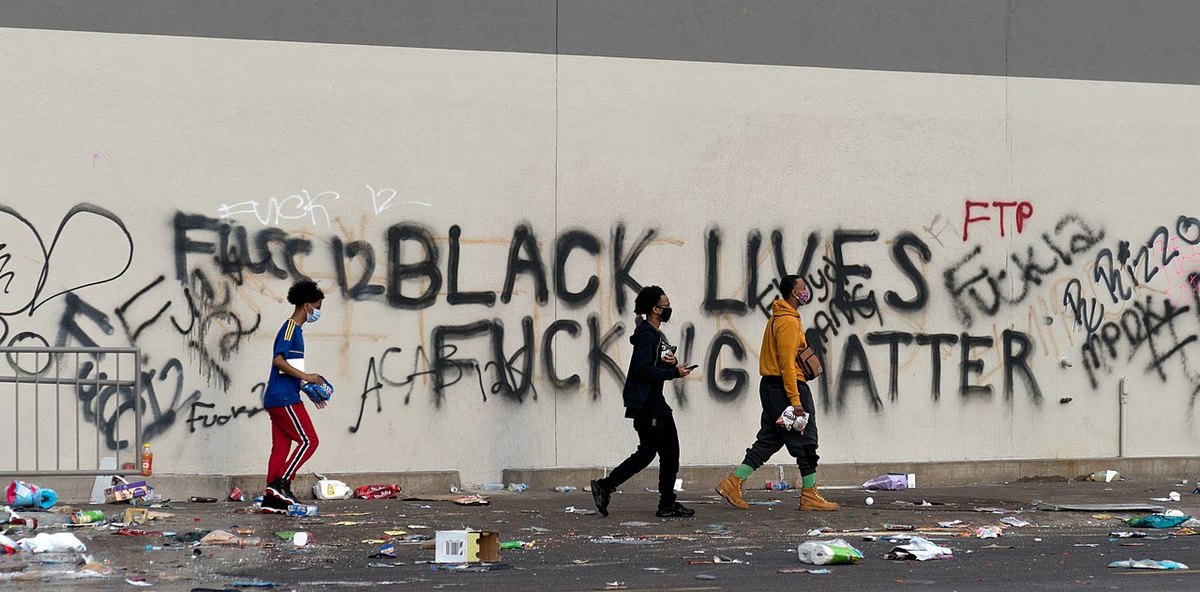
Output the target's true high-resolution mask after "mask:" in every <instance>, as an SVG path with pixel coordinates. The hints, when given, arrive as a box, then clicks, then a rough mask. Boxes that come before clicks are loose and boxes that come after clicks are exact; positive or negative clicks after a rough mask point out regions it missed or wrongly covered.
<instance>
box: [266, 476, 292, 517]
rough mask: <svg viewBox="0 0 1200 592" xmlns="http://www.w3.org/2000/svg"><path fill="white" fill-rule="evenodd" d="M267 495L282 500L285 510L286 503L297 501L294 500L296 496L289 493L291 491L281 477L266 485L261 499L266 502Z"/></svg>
mask: <svg viewBox="0 0 1200 592" xmlns="http://www.w3.org/2000/svg"><path fill="white" fill-rule="evenodd" d="M268 497H274V498H276V499H279V500H282V501H283V502H284V504H285V505H284V509H285V510H286V509H287V506H288V505H291V504H295V503H298V502H297V501H296V496H294V495H291V491H290V490H289V489H288V486H287V482H286V481H283V480H281V479H276V480H274V481H272V482H271V484H270V485H268V486H267V490H266V491H265V492H264V493H263V501H264V502H266V501H267V498H268Z"/></svg>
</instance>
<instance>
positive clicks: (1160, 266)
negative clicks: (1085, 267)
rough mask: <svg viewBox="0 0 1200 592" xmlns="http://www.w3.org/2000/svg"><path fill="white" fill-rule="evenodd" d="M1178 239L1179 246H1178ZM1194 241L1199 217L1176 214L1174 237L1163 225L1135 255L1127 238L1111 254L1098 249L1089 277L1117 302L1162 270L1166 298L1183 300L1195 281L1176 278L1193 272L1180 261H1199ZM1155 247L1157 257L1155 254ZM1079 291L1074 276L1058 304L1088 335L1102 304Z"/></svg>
mask: <svg viewBox="0 0 1200 592" xmlns="http://www.w3.org/2000/svg"><path fill="white" fill-rule="evenodd" d="M1180 241H1182V242H1183V245H1180ZM1197 244H1200V220H1198V219H1196V218H1194V217H1191V216H1187V215H1180V216H1179V217H1178V218H1176V219H1175V236H1171V232H1170V231H1169V230H1167V227H1166V226H1159V227H1158V228H1156V229H1155V230H1154V232H1152V233H1151V234H1150V238H1148V239H1147V240H1146V242H1145V244H1143V245H1141V246H1140V247H1139V248H1138V252H1137V255H1132V252H1131V251H1130V243H1129V242H1128V241H1120V242H1118V243H1117V252H1116V254H1115V255H1114V254H1113V252H1112V250H1111V249H1108V248H1105V249H1102V250H1101V251H1100V252H1099V253H1097V254H1096V260H1095V262H1094V263H1093V264H1092V280H1093V281H1095V282H1096V284H1097V285H1100V284H1101V283H1103V288H1104V292H1105V293H1107V294H1108V295H1109V297H1110V298H1111V299H1112V302H1111V303H1112V304H1121V303H1124V302H1127V301H1129V300H1130V299H1132V298H1133V294H1134V289H1136V288H1137V287H1139V286H1141V285H1142V284H1149V283H1150V282H1151V281H1153V280H1154V278H1155V277H1156V276H1157V275H1158V273H1159V272H1160V271H1162V272H1163V276H1164V277H1165V278H1166V281H1167V284H1168V288H1167V296H1168V298H1170V299H1171V300H1172V301H1174V302H1175V303H1176V304H1182V303H1186V302H1188V301H1189V300H1190V295H1191V294H1192V293H1195V291H1196V284H1195V282H1192V281H1190V280H1189V281H1186V282H1181V281H1179V280H1182V279H1184V278H1185V277H1190V276H1188V274H1190V273H1192V272H1194V271H1196V269H1195V268H1190V269H1189V268H1187V267H1185V266H1184V265H1183V261H1185V260H1186V261H1187V262H1190V263H1198V262H1200V253H1197V251H1196V248H1195V247H1196V245H1197ZM1181 246H1186V247H1187V249H1188V251H1189V253H1188V254H1187V255H1184V253H1183V250H1182V249H1181ZM1156 249H1157V250H1158V253H1159V254H1160V255H1161V256H1159V257H1156V256H1155V250H1156ZM1181 255H1183V256H1182V257H1181ZM1139 266H1140V267H1141V270H1140V273H1139V271H1138V267H1139ZM1172 266H1173V269H1171V270H1170V271H1169V270H1168V268H1170V267H1172ZM1171 271H1174V275H1175V279H1172V277H1171V275H1172V274H1171ZM1126 280H1128V283H1126ZM1082 292H1083V286H1082V284H1081V282H1080V281H1079V280H1078V279H1073V280H1071V282H1070V283H1069V284H1068V285H1067V286H1066V288H1065V289H1064V290H1063V300H1062V303H1063V306H1066V307H1067V308H1068V310H1069V311H1070V312H1071V316H1072V317H1073V318H1074V319H1075V323H1076V325H1078V326H1082V327H1083V328H1084V329H1085V330H1086V331H1087V334H1088V336H1089V337H1090V336H1091V335H1092V334H1093V333H1095V332H1096V331H1097V330H1099V329H1100V328H1101V326H1102V324H1103V318H1104V307H1105V304H1104V303H1101V302H1099V301H1098V300H1097V299H1096V298H1090V297H1089V298H1084V297H1083V294H1082Z"/></svg>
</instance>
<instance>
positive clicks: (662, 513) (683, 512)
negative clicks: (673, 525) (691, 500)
mask: <svg viewBox="0 0 1200 592" xmlns="http://www.w3.org/2000/svg"><path fill="white" fill-rule="evenodd" d="M654 515H655V516H658V517H659V518H691V517H692V516H695V515H696V511H695V510H693V509H691V508H688V507H685V506H684V505H683V504H681V503H679V502H675V504H674V505H671V506H668V507H666V508H659V509H658V511H657V512H655V513H654Z"/></svg>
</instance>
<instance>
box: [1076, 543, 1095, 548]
mask: <svg viewBox="0 0 1200 592" xmlns="http://www.w3.org/2000/svg"><path fill="white" fill-rule="evenodd" d="M1074 546H1076V547H1099V546H1100V543H1075V545H1074Z"/></svg>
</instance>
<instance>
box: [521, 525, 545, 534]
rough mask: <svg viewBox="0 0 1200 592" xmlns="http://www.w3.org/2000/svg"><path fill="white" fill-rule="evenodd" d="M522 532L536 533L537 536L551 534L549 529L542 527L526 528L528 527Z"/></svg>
mask: <svg viewBox="0 0 1200 592" xmlns="http://www.w3.org/2000/svg"><path fill="white" fill-rule="evenodd" d="M521 530H527V531H529V532H532V533H536V534H542V533H545V532H550V529H549V528H542V527H540V526H526V527H524V528H522V529H521Z"/></svg>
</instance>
